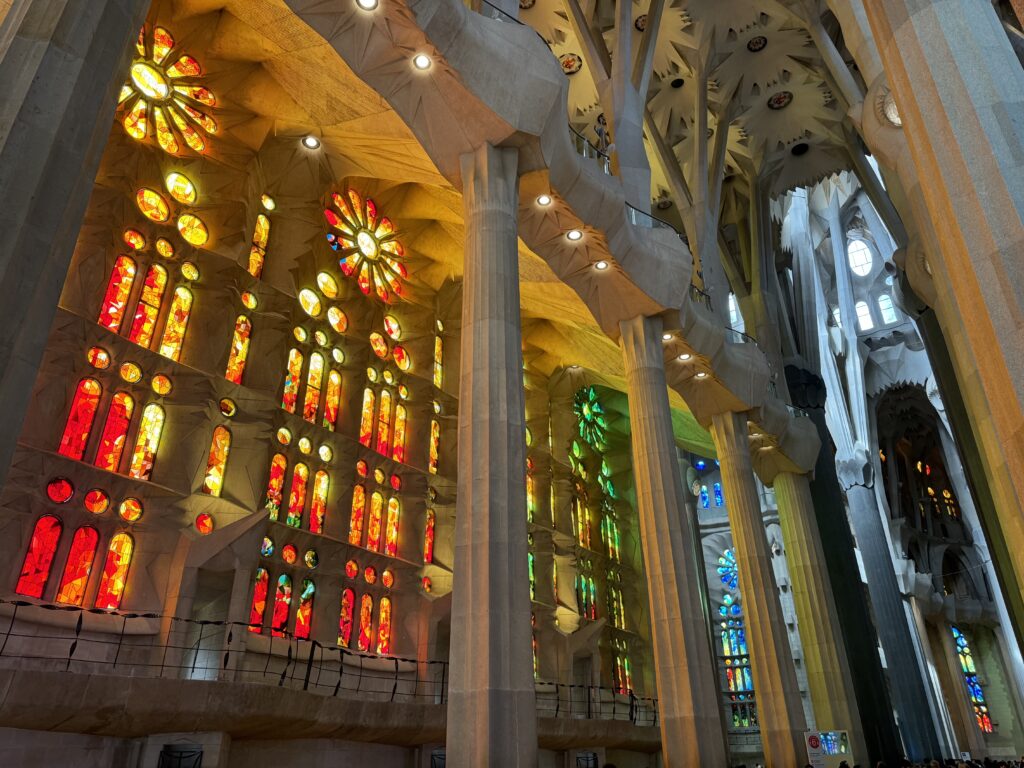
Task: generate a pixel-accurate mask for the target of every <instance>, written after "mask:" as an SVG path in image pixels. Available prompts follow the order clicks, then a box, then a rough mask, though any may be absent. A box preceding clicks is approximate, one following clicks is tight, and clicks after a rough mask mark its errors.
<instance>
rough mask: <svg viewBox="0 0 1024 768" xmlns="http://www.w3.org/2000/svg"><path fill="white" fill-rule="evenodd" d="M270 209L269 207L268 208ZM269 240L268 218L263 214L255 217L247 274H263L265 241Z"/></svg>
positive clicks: (265, 253)
mask: <svg viewBox="0 0 1024 768" xmlns="http://www.w3.org/2000/svg"><path fill="white" fill-rule="evenodd" d="M268 210H270V209H268ZM269 240H270V219H269V218H267V216H265V215H264V214H262V213H261V214H259V215H258V216H257V217H256V228H255V231H254V232H253V235H252V247H251V248H250V249H249V267H248V268H249V274H250V275H252V276H253V277H259V276H260V275H262V274H263V264H264V262H265V261H266V258H267V242H268V241H269Z"/></svg>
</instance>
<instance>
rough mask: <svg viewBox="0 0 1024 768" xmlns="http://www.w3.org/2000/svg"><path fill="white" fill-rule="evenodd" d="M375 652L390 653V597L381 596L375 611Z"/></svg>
mask: <svg viewBox="0 0 1024 768" xmlns="http://www.w3.org/2000/svg"><path fill="white" fill-rule="evenodd" d="M377 653H379V654H381V655H384V656H387V655H388V654H389V653H391V598H389V597H382V598H381V599H380V607H379V608H378V613H377Z"/></svg>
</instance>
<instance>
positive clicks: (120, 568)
mask: <svg viewBox="0 0 1024 768" xmlns="http://www.w3.org/2000/svg"><path fill="white" fill-rule="evenodd" d="M134 550H135V541H134V539H132V537H131V535H129V534H127V533H118V534H116V535H115V536H114V538H112V539H111V540H110V544H109V545H108V546H107V559H106V560H105V561H104V563H103V576H102V578H101V579H100V588H99V590H98V591H97V592H96V607H97V608H102V609H103V610H105V611H114V610H117V609H118V608H120V607H121V598H122V597H124V588H125V585H126V584H127V583H128V567H129V566H130V565H131V563H132V553H133V552H134Z"/></svg>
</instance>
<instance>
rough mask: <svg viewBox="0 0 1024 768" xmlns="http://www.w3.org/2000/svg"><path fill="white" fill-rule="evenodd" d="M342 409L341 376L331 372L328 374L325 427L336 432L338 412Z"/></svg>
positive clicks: (325, 398)
mask: <svg viewBox="0 0 1024 768" xmlns="http://www.w3.org/2000/svg"><path fill="white" fill-rule="evenodd" d="M340 408H341V374H340V373H338V372H337V371H331V372H330V373H329V374H327V394H326V396H325V397H324V420H323V426H325V427H326V428H327V429H329V430H331V431H332V432H333V431H334V427H335V426H336V425H337V423H338V410H339V409H340Z"/></svg>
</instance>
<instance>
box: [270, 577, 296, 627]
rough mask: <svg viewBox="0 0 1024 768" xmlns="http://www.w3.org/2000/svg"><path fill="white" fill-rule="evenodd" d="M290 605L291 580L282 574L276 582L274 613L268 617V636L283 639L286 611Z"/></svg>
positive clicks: (286, 625)
mask: <svg viewBox="0 0 1024 768" xmlns="http://www.w3.org/2000/svg"><path fill="white" fill-rule="evenodd" d="M291 605H292V578H291V576H289V575H288V574H287V573H282V574H281V576H280V577H279V578H278V580H277V592H276V593H275V594H274V612H273V614H271V617H270V634H271V635H273V636H274V637H284V633H285V630H287V629H288V611H289V610H291Z"/></svg>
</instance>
